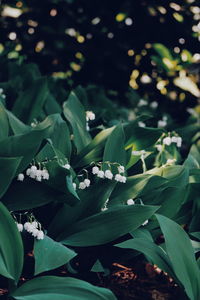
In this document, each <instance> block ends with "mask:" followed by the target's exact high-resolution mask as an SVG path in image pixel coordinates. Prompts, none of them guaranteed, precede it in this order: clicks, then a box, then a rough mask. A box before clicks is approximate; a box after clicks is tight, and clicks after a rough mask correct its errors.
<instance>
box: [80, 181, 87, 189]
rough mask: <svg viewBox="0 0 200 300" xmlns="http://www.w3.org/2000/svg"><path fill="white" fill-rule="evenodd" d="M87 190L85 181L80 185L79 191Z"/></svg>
mask: <svg viewBox="0 0 200 300" xmlns="http://www.w3.org/2000/svg"><path fill="white" fill-rule="evenodd" d="M85 188H86V184H85V182H84V181H82V182H80V183H79V189H80V190H84V189H85Z"/></svg>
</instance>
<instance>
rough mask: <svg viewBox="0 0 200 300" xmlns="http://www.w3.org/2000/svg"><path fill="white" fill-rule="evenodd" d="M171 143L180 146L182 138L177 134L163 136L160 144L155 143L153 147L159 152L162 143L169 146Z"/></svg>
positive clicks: (161, 148)
mask: <svg viewBox="0 0 200 300" xmlns="http://www.w3.org/2000/svg"><path fill="white" fill-rule="evenodd" d="M171 144H176V146H177V147H179V148H180V147H181V145H182V138H181V137H180V136H178V135H173V136H171V135H168V136H166V137H164V138H163V140H162V144H157V145H156V146H155V147H156V148H157V150H158V151H159V152H161V151H162V150H163V145H166V146H170V145H171Z"/></svg>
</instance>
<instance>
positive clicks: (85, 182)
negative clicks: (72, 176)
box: [79, 178, 90, 190]
mask: <svg viewBox="0 0 200 300" xmlns="http://www.w3.org/2000/svg"><path fill="white" fill-rule="evenodd" d="M89 186H90V179H88V178H86V179H84V180H83V181H81V182H80V183H79V189H80V190H84V189H85V188H87V187H89Z"/></svg>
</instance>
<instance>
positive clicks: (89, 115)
mask: <svg viewBox="0 0 200 300" xmlns="http://www.w3.org/2000/svg"><path fill="white" fill-rule="evenodd" d="M86 120H87V121H93V120H95V114H94V113H93V111H86Z"/></svg>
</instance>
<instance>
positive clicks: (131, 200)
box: [127, 199, 135, 205]
mask: <svg viewBox="0 0 200 300" xmlns="http://www.w3.org/2000/svg"><path fill="white" fill-rule="evenodd" d="M127 204H128V205H133V204H135V201H134V200H133V199H128V200H127Z"/></svg>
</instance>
